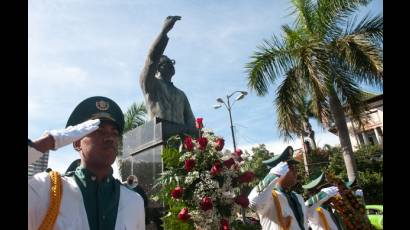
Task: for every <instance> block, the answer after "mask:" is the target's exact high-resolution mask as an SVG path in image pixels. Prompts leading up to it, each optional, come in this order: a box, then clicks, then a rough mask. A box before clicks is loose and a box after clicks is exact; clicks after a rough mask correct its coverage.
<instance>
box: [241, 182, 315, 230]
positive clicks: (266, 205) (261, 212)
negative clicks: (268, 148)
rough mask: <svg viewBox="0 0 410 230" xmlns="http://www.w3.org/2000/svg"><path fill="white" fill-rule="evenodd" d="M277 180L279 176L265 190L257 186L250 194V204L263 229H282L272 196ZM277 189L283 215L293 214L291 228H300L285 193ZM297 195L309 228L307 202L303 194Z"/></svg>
mask: <svg viewBox="0 0 410 230" xmlns="http://www.w3.org/2000/svg"><path fill="white" fill-rule="evenodd" d="M276 181H277V178H276V179H274V180H273V181H271V182H270V183H269V185H268V186H266V188H265V189H263V191H261V192H258V191H257V186H256V187H255V188H253V189H252V191H251V193H250V194H249V196H248V199H249V203H250V206H251V208H253V209H254V210H255V211H256V213H257V215H258V217H259V221H260V224H261V226H262V229H263V230H281V229H282V227H281V226H280V224H279V223H280V222H279V220H278V215H277V213H276V208H275V203H274V200H273V197H272V189H273V187H274V185H275V182H276ZM275 191H276V193H277V194H278V199H279V202H280V206H281V209H282V216H283V217H284V218H285V217H287V216H291V223H290V227H289V230H300V227H299V224H298V222H297V219H296V217H295V215H294V214H293V211H292V208H291V207H290V205H289V203H288V200H287V199H286V196H285V194H283V193H282V192H280V191H277V190H275ZM296 196H297V198H298V201H299V204H300V205H301V207H302V212H303V219H304V221H303V222H304V227H305V229H308V222H307V216H306V211H307V208H306V206H305V202H304V200H303V197H302V196H301V195H299V194H297V195H296Z"/></svg>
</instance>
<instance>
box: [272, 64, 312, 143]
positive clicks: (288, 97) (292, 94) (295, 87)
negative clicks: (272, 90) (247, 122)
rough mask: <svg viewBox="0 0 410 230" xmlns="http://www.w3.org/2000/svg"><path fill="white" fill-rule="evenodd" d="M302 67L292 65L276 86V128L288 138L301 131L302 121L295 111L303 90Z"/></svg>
mask: <svg viewBox="0 0 410 230" xmlns="http://www.w3.org/2000/svg"><path fill="white" fill-rule="evenodd" d="M303 74H304V73H303V69H301V68H298V67H294V68H292V69H290V70H289V71H287V72H286V76H285V79H284V81H283V82H282V84H281V85H280V86H279V87H278V91H277V93H276V99H275V104H276V112H277V114H278V116H277V119H278V121H277V123H278V128H279V130H280V135H281V136H283V137H284V138H285V140H288V139H289V138H290V139H291V138H292V134H300V133H302V131H303V122H302V120H301V119H300V114H299V113H298V111H297V109H296V108H297V106H298V105H299V104H300V97H301V95H303V94H304V93H305V92H304V91H303V88H301V87H300V86H301V85H300V84H299V83H300V80H299V79H300V78H301V75H303Z"/></svg>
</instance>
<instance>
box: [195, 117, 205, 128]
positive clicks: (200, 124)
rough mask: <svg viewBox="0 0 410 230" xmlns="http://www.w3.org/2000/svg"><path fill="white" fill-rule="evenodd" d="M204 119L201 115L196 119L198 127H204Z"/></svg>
mask: <svg viewBox="0 0 410 230" xmlns="http://www.w3.org/2000/svg"><path fill="white" fill-rule="evenodd" d="M202 120H203V118H201V117H198V118H197V119H196V128H197V129H202V128H203V127H204V125H203V124H202Z"/></svg>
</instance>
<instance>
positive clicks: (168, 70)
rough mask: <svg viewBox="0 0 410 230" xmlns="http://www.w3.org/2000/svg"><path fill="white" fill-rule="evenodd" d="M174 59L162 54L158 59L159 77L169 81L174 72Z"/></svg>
mask: <svg viewBox="0 0 410 230" xmlns="http://www.w3.org/2000/svg"><path fill="white" fill-rule="evenodd" d="M174 65H175V60H173V59H170V58H168V57H167V56H165V55H162V56H161V58H160V59H159V64H158V72H159V73H160V74H161V78H162V79H164V80H166V81H171V78H172V76H174V74H175V68H174Z"/></svg>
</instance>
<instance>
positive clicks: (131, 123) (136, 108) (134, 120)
mask: <svg viewBox="0 0 410 230" xmlns="http://www.w3.org/2000/svg"><path fill="white" fill-rule="evenodd" d="M146 115H147V110H146V108H145V105H144V103H143V102H140V103H135V102H134V103H133V104H132V105H131V106H130V107H129V108H128V109H127V111H126V112H125V114H124V120H125V124H124V132H128V131H130V130H131V129H134V128H136V127H138V126H140V125H142V124H144V123H145V121H146V119H147V117H146Z"/></svg>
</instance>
